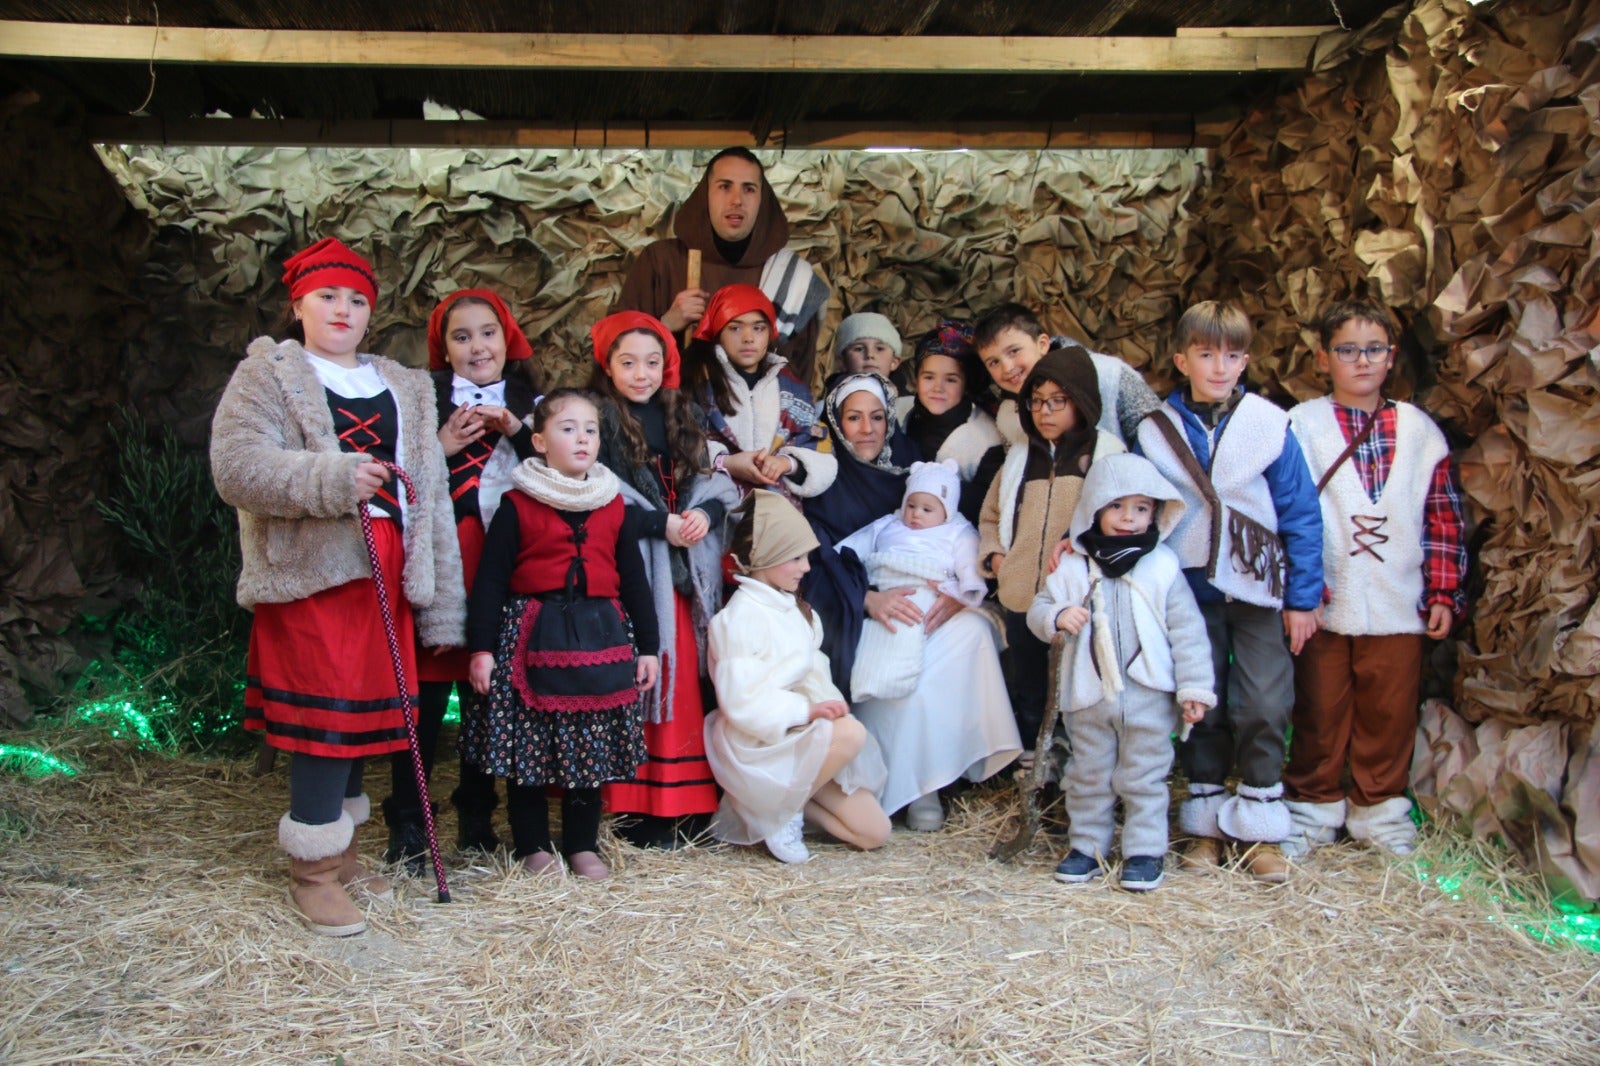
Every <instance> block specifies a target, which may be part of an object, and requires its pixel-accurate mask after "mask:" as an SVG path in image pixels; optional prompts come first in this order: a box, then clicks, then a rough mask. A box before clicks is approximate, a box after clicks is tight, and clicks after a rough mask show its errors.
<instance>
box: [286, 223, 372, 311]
mask: <svg viewBox="0 0 1600 1066" xmlns="http://www.w3.org/2000/svg"><path fill="white" fill-rule="evenodd" d="M283 283H284V284H285V285H287V286H289V299H291V300H298V299H300V297H302V296H304V295H305V294H306V293H308V292H313V291H315V290H317V289H326V288H344V289H354V290H356V291H357V292H359V293H364V294H365V295H366V297H367V302H368V303H377V302H378V279H377V277H376V276H375V275H374V274H373V273H372V264H371V263H369V262H367V261H366V260H365V259H363V258H361V257H360V256H359V255H357V254H356V253H355V252H353V251H351V250H350V247H349V246H348V245H346V244H345V243H344V242H343V241H341V240H339V238H337V237H324V238H322V240H320V241H318V242H317V243H316V244H313V245H312V246H311V247H310V248H307V249H305V250H304V251H300V252H296V253H295V254H294V255H291V256H290V257H289V258H288V259H286V260H285V261H284V264H283Z"/></svg>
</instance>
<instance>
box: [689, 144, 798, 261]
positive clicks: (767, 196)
mask: <svg viewBox="0 0 1600 1066" xmlns="http://www.w3.org/2000/svg"><path fill="white" fill-rule="evenodd" d="M710 180H711V168H710V167H707V168H706V172H705V173H704V174H702V175H701V176H700V184H699V185H696V186H695V187H694V192H692V193H690V194H689V198H688V199H687V200H685V201H684V202H683V206H682V207H680V208H678V217H677V219H676V220H675V221H674V222H673V233H674V235H675V236H676V237H677V238H678V240H680V241H682V242H683V243H684V245H685V246H686V247H689V248H698V249H700V252H701V254H702V255H704V256H705V258H706V259H707V260H708V261H710V262H713V263H721V264H723V265H725V266H734V267H737V266H760V265H761V264H762V263H765V262H766V261H767V260H768V259H769V258H770V257H771V256H772V255H773V254H774V253H776V252H777V251H778V249H780V248H783V247H785V246H787V245H788V243H789V220H788V219H787V218H785V217H784V214H783V205H782V204H780V203H779V202H778V194H777V193H775V192H773V191H772V186H771V185H769V184H768V183H767V175H766V171H764V170H763V171H762V173H761V207H760V208H759V209H758V210H757V212H756V228H755V229H753V230H751V231H750V243H749V244H748V245H747V246H746V247H745V250H744V255H743V256H741V257H740V259H739V261H738V262H737V263H729V262H727V261H726V260H725V259H723V258H722V256H721V254H720V253H718V251H717V244H716V240H715V238H716V231H715V230H713V229H712V228H711V192H710V189H709V187H708V185H707V182H709V181H710Z"/></svg>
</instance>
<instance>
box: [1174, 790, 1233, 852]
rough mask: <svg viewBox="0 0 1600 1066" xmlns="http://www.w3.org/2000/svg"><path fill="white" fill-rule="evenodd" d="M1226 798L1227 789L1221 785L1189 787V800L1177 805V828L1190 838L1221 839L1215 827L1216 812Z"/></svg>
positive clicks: (1218, 829)
mask: <svg viewBox="0 0 1600 1066" xmlns="http://www.w3.org/2000/svg"><path fill="white" fill-rule="evenodd" d="M1227 798H1228V791H1227V789H1225V788H1223V787H1222V786H1221V785H1194V784H1191V785H1190V786H1189V798H1188V799H1186V800H1184V801H1183V802H1182V803H1180V804H1179V805H1178V828H1179V829H1181V830H1183V831H1184V832H1185V833H1187V834H1189V835H1190V836H1192V837H1210V838H1211V839H1213V840H1220V839H1221V838H1222V830H1221V829H1220V828H1219V827H1218V826H1217V812H1218V811H1220V810H1221V809H1222V803H1223V801H1224V800H1226V799H1227Z"/></svg>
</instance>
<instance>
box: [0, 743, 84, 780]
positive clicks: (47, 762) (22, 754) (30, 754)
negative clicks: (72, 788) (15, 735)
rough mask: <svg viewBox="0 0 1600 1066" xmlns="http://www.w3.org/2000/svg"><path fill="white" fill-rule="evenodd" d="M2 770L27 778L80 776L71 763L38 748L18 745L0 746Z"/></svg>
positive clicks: (0, 766) (0, 767) (0, 765)
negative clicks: (57, 775) (56, 775)
mask: <svg viewBox="0 0 1600 1066" xmlns="http://www.w3.org/2000/svg"><path fill="white" fill-rule="evenodd" d="M0 769H7V770H11V771H14V772H16V773H20V774H22V775H23V776H25V777H49V776H51V775H52V774H61V775H63V776H65V777H76V776H78V771H77V769H76V768H74V767H73V765H72V764H71V763H69V762H67V761H65V760H63V759H58V758H56V757H55V756H54V755H51V754H49V753H48V752H43V751H40V750H39V749H38V748H25V747H22V746H21V745H18V744H0Z"/></svg>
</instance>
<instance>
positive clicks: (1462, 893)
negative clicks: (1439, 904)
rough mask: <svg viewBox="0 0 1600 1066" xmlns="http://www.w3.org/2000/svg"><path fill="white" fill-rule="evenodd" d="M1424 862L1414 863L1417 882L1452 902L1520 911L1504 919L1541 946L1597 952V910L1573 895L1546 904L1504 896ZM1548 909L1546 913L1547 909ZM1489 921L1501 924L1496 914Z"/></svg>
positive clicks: (1599, 942) (1599, 916)
mask: <svg viewBox="0 0 1600 1066" xmlns="http://www.w3.org/2000/svg"><path fill="white" fill-rule="evenodd" d="M1430 865H1431V864H1430V863H1428V862H1427V861H1419V862H1418V863H1417V880H1419V881H1421V882H1422V883H1423V884H1429V883H1430V882H1431V883H1432V884H1433V886H1434V887H1435V888H1437V889H1438V890H1439V891H1440V892H1442V893H1444V894H1445V895H1446V896H1448V897H1449V898H1450V899H1452V900H1455V901H1458V902H1459V901H1461V900H1463V899H1464V900H1466V901H1467V902H1469V903H1472V904H1476V905H1478V906H1485V905H1487V906H1493V907H1495V908H1496V909H1501V908H1502V907H1504V909H1508V910H1512V911H1517V912H1520V913H1518V914H1514V915H1510V916H1508V917H1507V918H1506V919H1505V920H1506V921H1507V922H1508V923H1510V924H1515V925H1516V926H1518V927H1519V928H1520V929H1522V931H1523V932H1525V933H1527V934H1528V935H1529V936H1531V937H1533V939H1535V940H1537V941H1539V942H1540V943H1542V944H1550V945H1554V946H1561V945H1566V944H1570V945H1572V946H1574V947H1578V948H1584V949H1587V950H1589V951H1600V909H1597V907H1596V905H1595V904H1593V903H1590V902H1588V901H1586V900H1581V899H1576V898H1574V897H1572V896H1557V897H1555V898H1554V899H1551V900H1550V901H1549V902H1548V904H1546V903H1545V902H1544V901H1542V900H1537V899H1535V900H1530V899H1528V898H1527V897H1526V896H1524V895H1523V894H1521V893H1519V892H1516V891H1514V890H1513V891H1510V892H1508V893H1507V894H1505V895H1502V894H1500V893H1498V892H1495V891H1493V890H1492V889H1490V888H1489V887H1488V886H1487V885H1486V884H1483V883H1481V882H1478V881H1477V880H1476V879H1469V878H1467V877H1462V876H1459V875H1455V874H1433V873H1430V872H1429V870H1428V867H1429V866H1430ZM1547 906H1548V907H1549V908H1550V909H1549V910H1548V911H1546V910H1545V908H1546V907H1547ZM1487 917H1488V920H1489V921H1490V922H1498V921H1501V920H1502V919H1501V917H1500V916H1499V915H1497V914H1489V915H1488V916H1487Z"/></svg>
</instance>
